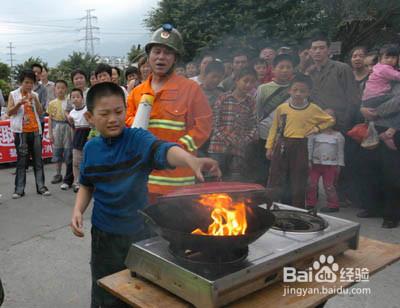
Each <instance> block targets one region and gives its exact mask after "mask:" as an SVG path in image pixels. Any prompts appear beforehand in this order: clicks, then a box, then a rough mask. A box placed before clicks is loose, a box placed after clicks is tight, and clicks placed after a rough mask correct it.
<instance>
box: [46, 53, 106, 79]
mask: <svg viewBox="0 0 400 308" xmlns="http://www.w3.org/2000/svg"><path fill="white" fill-rule="evenodd" d="M97 62H98V56H92V55H90V54H88V53H83V52H75V51H74V52H73V53H72V54H70V55H69V56H68V59H66V60H62V61H61V62H60V63H59V64H58V66H57V67H56V68H53V69H51V70H50V76H49V79H51V80H57V79H64V80H65V81H67V82H70V79H71V77H70V74H71V72H72V71H73V70H75V69H78V68H79V69H81V70H83V71H84V72H85V73H86V75H87V76H88V78H89V76H90V72H92V71H94V69H95V68H96V66H97Z"/></svg>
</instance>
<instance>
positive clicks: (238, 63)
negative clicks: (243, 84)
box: [232, 55, 248, 72]
mask: <svg viewBox="0 0 400 308" xmlns="http://www.w3.org/2000/svg"><path fill="white" fill-rule="evenodd" d="M247 61H248V60H247V56H245V55H242V56H236V57H234V58H233V63H232V69H233V71H234V72H239V71H240V70H241V69H242V68H245V67H246V66H247V64H248V62H247Z"/></svg>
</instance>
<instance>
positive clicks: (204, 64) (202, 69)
mask: <svg viewBox="0 0 400 308" xmlns="http://www.w3.org/2000/svg"><path fill="white" fill-rule="evenodd" d="M212 61H213V57H211V56H210V57H204V58H203V60H201V62H200V74H204V73H205V70H206V67H207V65H208V63H210V62H212Z"/></svg>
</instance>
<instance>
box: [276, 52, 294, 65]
mask: <svg viewBox="0 0 400 308" xmlns="http://www.w3.org/2000/svg"><path fill="white" fill-rule="evenodd" d="M283 61H288V62H290V63H292V66H293V67H294V60H293V57H292V56H291V55H288V54H286V53H282V54H280V55H277V56H276V57H275V58H274V60H273V61H272V67H276V66H277V65H278V64H279V63H281V62H283Z"/></svg>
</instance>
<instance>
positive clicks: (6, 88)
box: [0, 79, 11, 100]
mask: <svg viewBox="0 0 400 308" xmlns="http://www.w3.org/2000/svg"><path fill="white" fill-rule="evenodd" d="M0 89H1V92H2V94H3V96H4V99H5V100H7V98H8V94H10V92H11V86H10V83H9V82H8V81H7V80H3V79H0Z"/></svg>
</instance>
